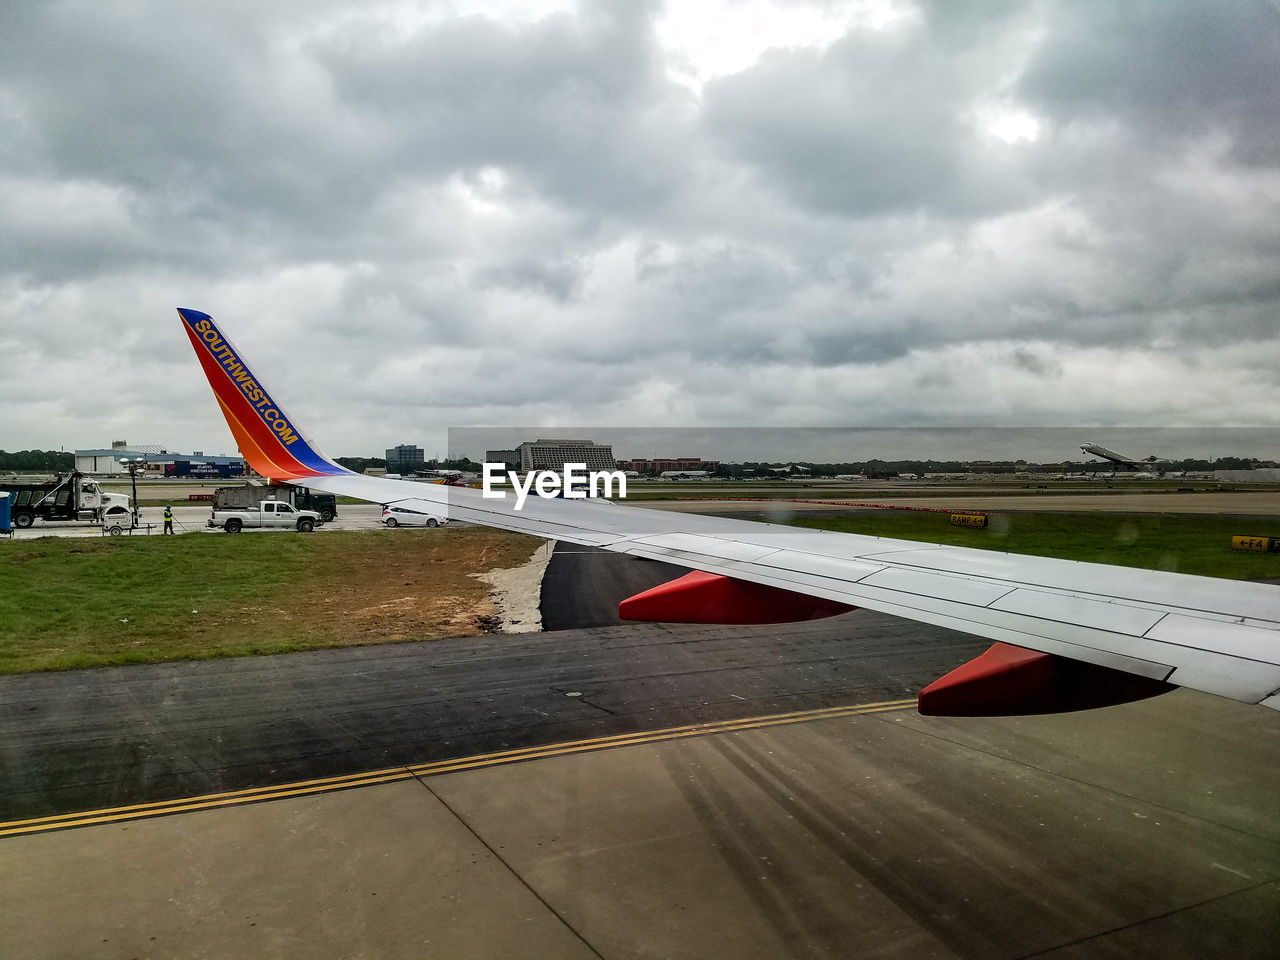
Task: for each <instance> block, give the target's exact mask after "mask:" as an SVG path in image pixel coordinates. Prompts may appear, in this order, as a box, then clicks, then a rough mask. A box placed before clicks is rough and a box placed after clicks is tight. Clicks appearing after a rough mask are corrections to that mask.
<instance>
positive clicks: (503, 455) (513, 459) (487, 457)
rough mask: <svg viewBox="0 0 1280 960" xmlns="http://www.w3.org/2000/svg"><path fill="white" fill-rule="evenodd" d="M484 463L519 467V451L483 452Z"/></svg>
mask: <svg viewBox="0 0 1280 960" xmlns="http://www.w3.org/2000/svg"><path fill="white" fill-rule="evenodd" d="M484 462H485V463H505V464H506V465H507V466H509V467H516V468H518V467H519V466H520V451H519V450H486V451H485V452H484Z"/></svg>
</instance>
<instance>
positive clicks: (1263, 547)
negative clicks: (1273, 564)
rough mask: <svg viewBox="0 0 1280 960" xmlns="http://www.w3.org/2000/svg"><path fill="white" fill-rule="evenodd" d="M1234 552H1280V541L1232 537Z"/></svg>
mask: <svg viewBox="0 0 1280 960" xmlns="http://www.w3.org/2000/svg"><path fill="white" fill-rule="evenodd" d="M1231 549H1232V550H1252V551H1253V552H1254V553H1277V552H1280V540H1277V539H1276V538H1275V537H1232V538H1231Z"/></svg>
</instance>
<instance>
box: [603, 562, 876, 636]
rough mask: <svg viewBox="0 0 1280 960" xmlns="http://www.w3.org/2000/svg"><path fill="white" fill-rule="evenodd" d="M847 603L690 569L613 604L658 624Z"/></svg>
mask: <svg viewBox="0 0 1280 960" xmlns="http://www.w3.org/2000/svg"><path fill="white" fill-rule="evenodd" d="M852 609H854V608H853V607H850V606H848V605H847V604H843V603H837V602H836V601H834V600H824V599H823V598H822V597H811V596H809V595H808V594H804V593H795V592H793V591H791V590H783V589H781V588H779V587H768V586H764V585H763V584H759V583H751V582H749V581H746V580H735V579H734V578H733V577H722V576H720V575H719V574H714V573H703V572H702V571H701V570H695V571H694V572H693V573H690V574H686V575H685V576H683V577H680V578H679V579H677V580H672V581H671V582H669V583H663V584H660V585H658V586H656V587H654V588H653V589H651V590H646V591H644V593H637V594H636V595H635V596H634V597H628V598H627V599H626V600H623V601H622V602H621V603H620V604H618V616H620V617H621V618H622V619H623V620H644V621H649V622H661V623H794V622H796V621H798V620H818V619H821V618H822V617H834V616H835V615H836V614H840V613H848V612H849V611H850V610H852Z"/></svg>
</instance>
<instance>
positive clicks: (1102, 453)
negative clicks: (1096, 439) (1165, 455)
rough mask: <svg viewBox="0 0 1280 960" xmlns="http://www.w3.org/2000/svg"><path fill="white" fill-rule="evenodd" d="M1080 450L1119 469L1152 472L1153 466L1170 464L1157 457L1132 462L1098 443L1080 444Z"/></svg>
mask: <svg viewBox="0 0 1280 960" xmlns="http://www.w3.org/2000/svg"><path fill="white" fill-rule="evenodd" d="M1080 450H1081V451H1082V452H1084V453H1091V454H1093V455H1094V456H1095V457H1102V459H1104V460H1109V461H1111V462H1112V463H1114V464H1115V465H1116V466H1117V467H1123V468H1124V469H1125V470H1143V471H1147V472H1150V470H1151V466H1152V464H1156V463H1168V462H1169V461H1168V460H1162V459H1160V458H1159V457H1155V456H1151V457H1147V459H1145V460H1130V459H1129V458H1128V457H1126V456H1124V455H1123V454H1120V453H1116V452H1115V451H1114V450H1108V449H1107V448H1106V447H1103V446H1100V445H1099V444H1096V443H1082V444H1080Z"/></svg>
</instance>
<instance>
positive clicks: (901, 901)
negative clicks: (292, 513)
mask: <svg viewBox="0 0 1280 960" xmlns="http://www.w3.org/2000/svg"><path fill="white" fill-rule="evenodd" d="M579 749H582V750H583V751H584V752H576V753H575V752H569V751H568V750H566V751H565V752H563V753H560V754H554V755H549V756H545V757H543V758H541V759H534V760H528V761H525V762H516V763H508V764H501V765H497V766H486V767H479V768H477V769H462V770H456V771H454V772H444V773H438V774H434V775H433V774H429V773H428V774H422V775H418V776H406V777H405V778H404V779H400V780H396V781H394V782H388V783H382V784H380V785H376V786H367V787H364V788H360V789H350V790H343V791H338V792H325V793H318V794H315V795H303V796H295V797H291V798H288V799H280V800H274V801H267V802H261V803H256V804H251V805H247V806H234V807H226V808H222V809H219V808H212V809H205V810H202V811H200V812H191V813H179V814H174V815H171V816H165V817H159V818H155V819H146V820H133V821H126V822H122V823H106V824H103V825H100V826H92V827H84V828H79V829H69V830H63V831H60V832H53V833H45V834H36V835H27V836H12V837H8V838H6V839H4V840H0V845H2V847H0V849H2V851H3V853H2V856H0V942H3V943H4V944H5V955H6V957H9V958H37V957H40V958H44V957H87V956H93V957H102V958H134V957H136V958H144V957H157V958H159V957H208V958H215V957H216V958H221V957H227V958H243V957H259V956H261V957H316V956H325V957H379V958H399V957H406V958H408V957H414V958H421V957H440V958H455V957H476V958H479V957H485V958H488V957H492V958H514V957H531V958H532V957H564V958H577V957H584V958H586V957H596V958H601V957H604V958H611V960H612V958H651V957H689V958H721V957H723V958H743V957H798V958H810V957H892V958H922V957H939V958H943V957H961V958H975V960H976V958H988V957H990V958H1029V957H1051V958H1055V960H1065V958H1084V957H1126V958H1128V957H1162V958H1172V957H1188V958H1190V957H1196V958H1203V957H1215V956H1233V957H1245V958H1252V957H1258V958H1262V957H1274V955H1275V953H1274V948H1275V942H1276V937H1277V935H1280V817H1277V806H1276V803H1277V801H1276V797H1277V796H1280V792H1278V790H1280V774H1278V772H1277V771H1280V765H1277V764H1276V762H1275V761H1276V759H1277V752H1278V751H1280V717H1277V716H1276V715H1275V714H1274V713H1270V712H1268V711H1264V710H1261V709H1260V708H1256V707H1245V706H1240V705H1235V704H1230V703H1227V702H1225V701H1222V700H1218V699H1215V698H1212V697H1209V696H1206V695H1201V694H1195V693H1191V692H1187V691H1177V692H1175V693H1173V694H1170V695H1168V696H1166V697H1163V698H1158V699H1156V700H1153V701H1147V702H1144V703H1139V704H1131V705H1127V706H1124V707H1117V708H1112V709H1109V710H1103V711H1092V712H1088V713H1082V714H1074V715H1068V716H1060V717H1041V718H1022V719H1012V720H1008V719H1006V720H986V719H982V720H945V719H936V718H923V717H919V716H917V715H915V714H914V712H913V711H911V710H910V709H895V708H892V707H891V708H889V709H886V710H884V711H883V712H876V713H852V714H849V715H846V716H841V717H836V718H831V719H813V720H808V721H804V722H796V723H788V724H785V725H776V726H768V727H761V728H759V729H741V730H736V731H731V732H721V733H708V734H705V735H691V736H687V737H684V738H681V739H667V740H664V739H659V738H657V737H654V738H651V739H647V740H642V741H639V742H634V743H631V744H629V745H624V746H616V747H612V748H609V747H607V746H606V747H605V748H603V749H590V748H589V746H584V745H579Z"/></svg>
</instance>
